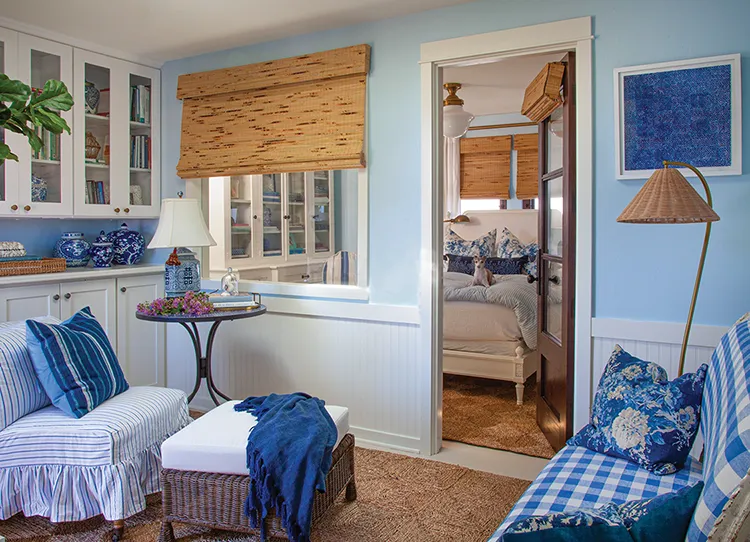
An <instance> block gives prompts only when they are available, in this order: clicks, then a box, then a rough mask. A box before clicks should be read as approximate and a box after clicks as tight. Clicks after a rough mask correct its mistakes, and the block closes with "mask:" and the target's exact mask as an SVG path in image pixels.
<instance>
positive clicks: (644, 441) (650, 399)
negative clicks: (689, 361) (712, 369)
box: [568, 345, 708, 475]
mask: <svg viewBox="0 0 750 542" xmlns="http://www.w3.org/2000/svg"><path fill="white" fill-rule="evenodd" d="M707 369H708V366H707V365H706V364H705V363H704V364H703V365H701V366H700V367H699V368H698V370H697V371H696V372H695V373H686V374H684V375H682V376H681V377H679V378H676V379H675V380H672V381H671V382H670V381H669V379H668V378H667V373H666V371H665V370H664V369H663V368H662V367H660V366H659V365H657V364H656V363H652V362H649V361H643V360H641V359H638V358H637V357H635V356H631V355H630V354H628V353H627V352H626V351H625V350H623V349H622V348H621V347H620V346H619V345H617V346H616V347H615V350H614V352H612V356H611V357H610V358H609V362H608V363H607V366H606V367H605V369H604V374H603V375H602V378H601V380H600V381H599V387H598V388H597V390H596V395H595V396H594V406H593V409H592V412H591V420H590V423H589V424H588V425H587V426H586V427H584V428H583V429H581V431H580V432H579V433H578V434H577V435H575V436H574V437H573V438H571V439H570V440H569V441H568V444H569V445H571V446H584V447H586V448H588V449H590V450H593V451H595V452H600V453H604V454H607V455H611V456H614V457H620V458H623V459H627V460H629V461H632V462H633V463H637V464H638V465H640V466H641V467H643V468H644V469H646V470H649V471H651V472H653V473H654V474H658V475H665V474H673V473H675V472H677V471H678V470H680V469H681V468H682V467H683V465H684V464H685V461H686V460H687V457H688V454H689V453H690V448H691V447H692V445H693V441H694V440H695V436H696V434H697V433H698V424H699V421H700V410H701V398H702V396H703V384H704V382H705V380H706V370H707Z"/></svg>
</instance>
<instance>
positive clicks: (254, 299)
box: [208, 294, 260, 311]
mask: <svg viewBox="0 0 750 542" xmlns="http://www.w3.org/2000/svg"><path fill="white" fill-rule="evenodd" d="M208 300H209V301H210V302H211V304H212V305H213V306H214V310H217V311H242V310H251V309H257V308H258V307H259V306H260V301H259V300H258V295H257V294H239V295H227V296H222V295H218V294H214V295H210V296H208Z"/></svg>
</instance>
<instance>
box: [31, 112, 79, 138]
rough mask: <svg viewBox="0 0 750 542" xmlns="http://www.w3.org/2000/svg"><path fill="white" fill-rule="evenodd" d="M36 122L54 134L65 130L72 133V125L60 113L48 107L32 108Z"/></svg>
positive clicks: (32, 114)
mask: <svg viewBox="0 0 750 542" xmlns="http://www.w3.org/2000/svg"><path fill="white" fill-rule="evenodd" d="M31 117H32V120H33V122H34V124H37V125H41V126H43V127H44V128H46V129H47V130H49V131H50V132H52V133H53V134H61V133H62V132H63V130H65V131H66V132H68V133H70V126H68V123H67V122H65V119H63V118H62V117H61V116H60V115H58V114H57V113H54V112H52V111H47V110H46V109H36V110H32V113H31Z"/></svg>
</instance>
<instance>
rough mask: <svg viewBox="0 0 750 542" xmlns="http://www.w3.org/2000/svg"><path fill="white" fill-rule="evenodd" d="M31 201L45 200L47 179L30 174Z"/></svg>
mask: <svg viewBox="0 0 750 542" xmlns="http://www.w3.org/2000/svg"><path fill="white" fill-rule="evenodd" d="M31 201H33V202H40V201H47V181H46V180H45V179H42V178H41V177H37V176H36V175H34V174H33V173H32V174H31Z"/></svg>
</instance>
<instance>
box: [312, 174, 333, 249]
mask: <svg viewBox="0 0 750 542" xmlns="http://www.w3.org/2000/svg"><path fill="white" fill-rule="evenodd" d="M310 197H311V202H312V204H311V209H312V212H311V213H310V219H311V228H310V229H311V234H312V243H311V245H312V246H314V247H315V254H316V255H318V256H322V255H325V254H327V253H330V252H331V251H332V250H333V231H334V223H333V220H334V219H333V213H332V212H331V201H332V199H333V172H332V171H316V172H314V173H313V174H312V194H311V195H310Z"/></svg>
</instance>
